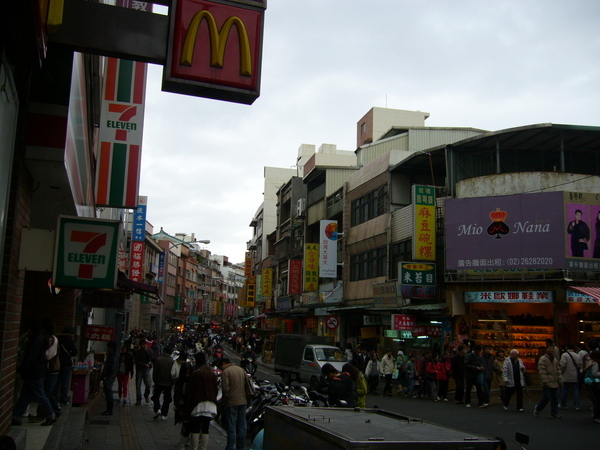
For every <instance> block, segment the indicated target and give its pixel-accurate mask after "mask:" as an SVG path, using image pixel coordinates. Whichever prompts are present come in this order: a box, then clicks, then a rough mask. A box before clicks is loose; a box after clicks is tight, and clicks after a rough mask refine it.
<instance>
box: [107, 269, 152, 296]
mask: <svg viewBox="0 0 600 450" xmlns="http://www.w3.org/2000/svg"><path fill="white" fill-rule="evenodd" d="M117 286H118V287H120V288H121V289H123V290H125V291H127V292H130V293H134V294H142V295H148V296H151V297H153V298H156V299H158V300H160V297H159V295H158V287H157V286H152V285H150V284H146V283H139V282H137V281H133V280H131V279H129V278H128V277H127V275H125V274H124V273H123V272H121V271H119V276H118V278H117Z"/></svg>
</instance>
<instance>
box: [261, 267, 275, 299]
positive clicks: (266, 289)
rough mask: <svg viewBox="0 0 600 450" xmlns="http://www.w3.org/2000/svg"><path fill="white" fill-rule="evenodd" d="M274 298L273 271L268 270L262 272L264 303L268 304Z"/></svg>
mask: <svg viewBox="0 0 600 450" xmlns="http://www.w3.org/2000/svg"><path fill="white" fill-rule="evenodd" d="M272 296H273V269H270V268H266V269H263V271H262V301H263V302H267V301H269V300H271V297H272Z"/></svg>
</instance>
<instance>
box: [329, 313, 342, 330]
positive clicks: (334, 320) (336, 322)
mask: <svg viewBox="0 0 600 450" xmlns="http://www.w3.org/2000/svg"><path fill="white" fill-rule="evenodd" d="M325 326H326V327H327V328H328V329H330V330H335V329H336V328H337V327H339V326H340V319H339V317H338V316H327V318H326V319H325Z"/></svg>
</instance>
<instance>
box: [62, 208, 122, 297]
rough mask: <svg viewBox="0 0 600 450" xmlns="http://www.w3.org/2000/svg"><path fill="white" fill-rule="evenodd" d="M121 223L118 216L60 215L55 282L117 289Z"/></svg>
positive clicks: (68, 285)
mask: <svg viewBox="0 0 600 450" xmlns="http://www.w3.org/2000/svg"><path fill="white" fill-rule="evenodd" d="M120 226H121V222H120V221H118V220H103V219H84V218H79V217H68V216H59V218H58V225H57V230H58V232H57V233H56V248H55V252H54V255H55V256H54V271H53V274H52V285H53V286H60V287H74V288H100V289H114V288H115V287H116V284H117V258H118V253H117V249H118V239H119V230H120Z"/></svg>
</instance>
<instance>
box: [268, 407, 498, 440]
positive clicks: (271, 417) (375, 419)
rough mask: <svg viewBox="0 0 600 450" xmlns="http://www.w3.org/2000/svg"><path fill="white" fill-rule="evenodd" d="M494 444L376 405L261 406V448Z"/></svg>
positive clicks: (480, 437)
mask: <svg viewBox="0 0 600 450" xmlns="http://www.w3.org/2000/svg"><path fill="white" fill-rule="evenodd" d="M500 444H501V442H500V440H498V439H494V438H491V437H486V436H478V435H473V434H471V433H467V432H464V431H460V430H455V429H453V428H448V427H444V426H440V425H435V424H432V423H427V422H424V421H423V420H421V419H415V418H409V417H406V416H402V415H400V414H396V413H392V412H389V411H383V410H380V409H358V408H357V409H355V410H353V409H349V408H299V407H298V408H295V407H289V406H275V407H269V408H267V415H266V420H265V431H264V441H263V450H281V449H285V450H295V449H298V450H317V449H318V450H338V449H353V450H391V449H395V450H397V449H398V448H403V449H405V448H406V449H419V450H420V449H432V450H442V449H461V450H470V449H473V450H475V449H488V450H497V449H499V448H500ZM399 445H401V447H399Z"/></svg>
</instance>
